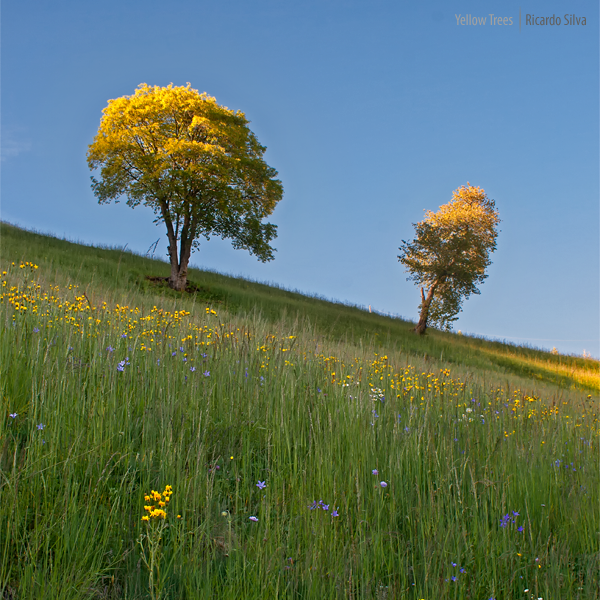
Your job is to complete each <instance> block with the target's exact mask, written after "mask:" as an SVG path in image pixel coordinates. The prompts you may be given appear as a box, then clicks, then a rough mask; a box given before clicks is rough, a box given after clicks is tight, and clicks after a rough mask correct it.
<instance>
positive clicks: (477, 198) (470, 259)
mask: <svg viewBox="0 0 600 600" xmlns="http://www.w3.org/2000/svg"><path fill="white" fill-rule="evenodd" d="M499 223H500V218H499V216H498V211H497V210H496V208H495V204H494V201H493V200H490V199H489V198H488V197H487V195H486V193H485V191H484V190H483V189H481V188H479V187H476V186H472V185H470V184H469V183H468V182H467V185H466V186H464V185H463V186H461V187H460V188H458V189H457V190H455V191H454V192H453V194H452V200H451V201H450V202H449V203H448V204H444V205H443V206H440V209H439V210H438V212H436V213H433V212H431V211H427V212H426V214H425V219H423V221H420V222H419V223H413V226H414V228H415V232H416V236H415V239H414V240H413V241H411V242H406V241H405V240H402V246H401V247H400V248H399V250H400V255H399V256H398V259H399V260H400V262H401V263H403V264H404V266H405V267H406V270H407V271H408V272H409V273H410V275H409V277H408V280H412V281H414V282H415V283H416V284H417V285H420V286H422V287H421V304H420V305H419V310H420V315H419V322H418V324H417V326H416V327H415V331H416V332H417V333H419V334H423V333H425V330H426V329H427V326H428V325H429V324H430V325H433V326H434V327H438V328H440V329H451V326H452V322H453V321H456V320H457V318H458V317H457V316H456V315H457V314H458V313H459V312H460V310H461V304H462V302H463V300H464V299H465V298H468V297H469V296H470V295H471V294H479V293H480V292H479V290H478V289H477V287H476V284H478V283H482V282H483V280H484V279H485V278H486V277H487V275H486V273H485V270H486V268H487V267H488V266H489V265H490V264H491V261H490V253H491V252H493V251H494V250H495V249H496V238H497V237H498V224H499Z"/></svg>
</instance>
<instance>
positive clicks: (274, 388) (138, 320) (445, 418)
mask: <svg viewBox="0 0 600 600" xmlns="http://www.w3.org/2000/svg"><path fill="white" fill-rule="evenodd" d="M1 233H2V238H1V257H0V258H1V261H2V267H3V269H5V270H6V271H7V273H6V274H5V275H3V277H2V281H3V283H4V282H6V285H4V286H3V288H2V299H1V301H0V369H1V371H0V394H1V398H2V413H1V414H0V469H1V473H0V475H1V479H0V504H1V506H0V597H5V598H19V599H29V598H35V599H38V598H48V599H52V600H54V599H61V600H62V599H67V598H73V599H75V598H94V599H108V598H115V599H116V598H130V599H134V598H135V599H137V598H140V599H141V598H149V597H150V590H149V573H148V569H147V568H146V567H145V566H144V564H143V561H142V560H141V557H142V555H141V548H140V545H139V544H138V540H139V539H140V536H141V535H144V534H145V533H147V532H148V530H149V528H151V527H152V526H153V525H150V526H149V525H148V524H147V523H145V522H143V521H142V520H141V518H142V516H143V515H145V514H146V512H145V511H144V505H146V504H147V501H145V500H144V496H145V495H146V494H148V493H149V492H150V491H151V490H159V491H161V490H163V489H164V487H165V486H166V485H171V486H173V492H174V493H173V496H172V500H171V502H170V504H169V505H168V507H167V513H168V517H167V520H166V525H168V527H166V529H165V530H164V533H163V537H162V542H161V549H162V561H161V569H162V571H161V574H162V581H163V583H164V587H163V589H162V593H163V596H162V597H163V598H172V599H176V598H177V599H180V598H190V599H193V598H236V597H237V598H250V599H251V598H261V599H262V598H298V599H300V598H315V599H322V598H323V599H324V598H380V599H384V598H410V599H421V598H426V599H428V600H429V599H440V598H442V599H443V598H449V599H477V600H478V599H483V600H487V599H489V598H490V597H493V598H496V599H497V600H500V599H512V598H530V597H534V598H540V597H542V598H544V599H546V600H548V599H551V598H552V599H553V598H561V599H562V598H565V599H571V598H573V599H575V598H577V599H581V600H587V599H590V598H592V599H593V598H598V597H599V594H598V586H599V583H600V582H599V578H598V572H599V567H600V560H599V548H598V545H599V531H600V515H599V510H598V503H597V498H598V493H599V491H600V490H599V478H600V477H599V471H600V469H599V467H600V465H599V460H598V458H599V456H598V447H597V443H598V415H597V414H596V407H597V395H596V390H597V389H598V387H597V386H598V375H597V370H598V366H597V364H598V363H597V362H596V361H591V360H589V359H587V360H586V359H582V358H576V357H565V356H553V355H551V354H548V353H543V352H540V351H536V350H533V349H529V348H520V347H515V346H505V345H502V344H498V343H492V342H487V341H485V340H480V339H473V338H467V337H466V336H458V335H453V334H442V333H439V332H434V331H432V332H431V333H430V335H429V336H426V337H425V338H424V339H423V338H417V337H416V336H414V335H411V334H410V332H409V328H410V324H409V323H407V322H403V321H400V320H397V319H390V318H385V317H382V316H380V315H373V314H369V313H366V312H365V311H361V310H359V309H357V308H353V307H347V306H343V305H339V304H330V303H327V302H325V301H323V300H320V299H316V298H306V297H303V296H301V295H300V294H295V293H292V292H287V291H285V290H279V289H277V288H269V287H268V286H264V285H261V284H257V283H253V282H248V281H243V280H236V279H233V278H228V277H225V276H221V275H218V274H215V273H205V272H199V271H192V275H191V278H192V280H193V281H194V283H196V284H197V285H198V286H199V287H201V288H203V290H205V291H203V292H199V293H198V294H196V295H194V296H191V297H187V296H186V297H181V296H178V295H176V294H174V293H171V292H170V291H168V290H161V289H156V288H155V287H153V286H151V285H149V284H148V283H147V282H146V280H145V279H144V278H145V276H146V275H154V276H161V275H165V274H166V273H165V271H166V270H167V266H166V265H165V264H163V263H160V262H156V261H150V260H147V259H144V258H141V257H138V256H135V255H133V254H130V253H128V252H123V251H120V250H114V249H112V250H111V249H98V248H89V247H85V246H76V245H73V244H69V243H68V242H65V241H61V240H55V239H53V238H49V237H46V236H39V235H37V234H33V233H30V232H24V231H21V230H18V229H16V228H13V227H10V226H8V225H5V224H2V229H1ZM21 260H23V261H31V262H33V263H35V264H37V265H39V268H38V269H34V268H31V267H29V266H24V267H22V268H21V266H20V261H21ZM13 261H14V262H15V266H12V264H11V263H12V262H13ZM69 287H70V288H71V289H69ZM203 295H205V297H203ZM253 299H254V302H253ZM206 300H208V303H207V302H206ZM117 305H119V307H117ZM24 307H25V308H24ZM176 311H177V312H176ZM182 311H183V312H182ZM123 335H125V336H126V337H122V336H123ZM181 349H182V350H181ZM173 354H174V355H173ZM184 359H185V360H184ZM123 361H125V363H124V364H123ZM127 363H128V364H127ZM120 364H121V365H122V366H120ZM121 368H122V370H120V369H121ZM192 369H193V370H192ZM586 378H587V379H586ZM592 394H593V397H592ZM592 401H593V402H592ZM14 413H17V416H16V417H14V418H13V417H11V416H10V415H11V414H14ZM40 425H43V428H40ZM374 469H376V470H377V471H378V474H377V475H375V474H373V473H372V471H373V470H374ZM258 481H264V482H265V483H266V487H265V489H264V490H260V489H259V488H258V487H257V485H256V484H257V482H258ZM381 482H385V483H386V484H387V485H386V486H385V487H383V486H382V485H381ZM319 500H322V501H323V503H324V504H328V505H329V507H328V509H327V510H324V509H323V508H321V506H322V505H319V504H318V502H319ZM315 502H316V503H317V508H314V509H312V510H311V508H310V507H312V506H314V505H315V504H314V503H315ZM334 509H336V510H337V512H338V514H339V516H335V517H334V516H332V511H333V510H334ZM513 511H515V512H518V513H519V514H518V515H514V514H513ZM223 513H225V514H223ZM178 514H179V515H181V518H180V519H178V518H177V515H178ZM505 515H509V516H510V518H509V519H508V522H506V524H505V526H503V523H504V521H503V517H504V516H505ZM250 516H256V517H257V518H258V521H257V522H254V521H252V520H250V518H249V517H250ZM513 521H514V522H513ZM519 528H522V531H519ZM453 563H456V566H453ZM461 570H462V572H461ZM453 577H454V578H456V581H453V580H452V578H453ZM525 589H528V590H529V592H527V593H525V592H524V590H525ZM2 594H3V596H2Z"/></svg>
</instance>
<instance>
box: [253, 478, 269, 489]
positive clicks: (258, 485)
mask: <svg viewBox="0 0 600 600" xmlns="http://www.w3.org/2000/svg"><path fill="white" fill-rule="evenodd" d="M256 487H257V488H258V489H259V490H264V489H265V488H266V487H267V484H266V483H265V482H264V481H260V480H259V482H258V483H257V484H256Z"/></svg>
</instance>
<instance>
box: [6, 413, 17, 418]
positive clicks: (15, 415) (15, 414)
mask: <svg viewBox="0 0 600 600" xmlns="http://www.w3.org/2000/svg"><path fill="white" fill-rule="evenodd" d="M8 416H9V417H10V418H11V419H16V418H17V417H18V416H19V415H18V414H17V413H10V415H8Z"/></svg>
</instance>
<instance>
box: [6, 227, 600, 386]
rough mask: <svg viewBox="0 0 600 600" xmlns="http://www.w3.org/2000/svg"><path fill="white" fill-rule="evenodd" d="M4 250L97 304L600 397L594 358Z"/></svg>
mask: <svg viewBox="0 0 600 600" xmlns="http://www.w3.org/2000/svg"><path fill="white" fill-rule="evenodd" d="M0 250H1V252H0V259H1V261H0V262H1V263H2V264H3V265H10V263H11V262H16V263H17V264H18V263H19V261H21V260H22V261H33V262H35V263H36V264H38V265H39V266H40V268H41V269H42V272H43V274H44V277H45V278H46V280H47V281H49V282H54V283H60V284H62V285H63V286H68V285H69V284H70V283H77V284H78V285H79V286H80V288H81V289H82V290H86V291H87V293H88V296H89V297H90V300H91V301H92V302H93V303H101V302H102V300H107V301H109V302H110V301H112V303H121V304H128V303H129V304H132V303H135V304H136V305H137V306H142V305H147V304H150V306H152V304H153V303H159V304H160V305H161V306H164V305H172V303H173V302H177V304H178V306H179V307H180V308H186V309H187V310H191V309H192V307H193V306H194V302H201V303H202V302H207V303H209V304H210V305H211V306H215V307H218V308H219V309H220V310H222V311H223V310H225V311H226V312H227V313H228V314H232V315H234V314H235V315H239V316H240V317H244V316H246V317H249V316H251V315H252V314H253V313H254V312H256V311H258V312H259V313H260V315H261V318H262V319H263V320H264V321H266V322H268V323H270V324H271V326H276V325H277V324H278V323H279V322H281V321H282V320H285V321H286V322H287V323H288V325H289V326H291V325H292V324H293V323H294V322H296V321H298V322H299V323H300V324H301V326H302V327H304V326H305V324H308V326H309V327H310V329H311V330H314V331H315V333H316V335H318V336H321V337H323V338H324V339H327V340H328V341H327V344H329V343H330V342H331V341H332V340H333V341H336V342H341V343H343V344H348V345H354V346H359V347H360V345H361V344H362V345H364V346H366V347H369V348H370V347H375V348H378V350H377V351H378V352H380V353H381V352H383V353H387V354H395V353H402V354H404V355H410V356H411V360H414V361H418V362H419V363H422V362H425V363H427V364H428V368H434V367H437V366H439V367H440V368H442V367H443V366H445V365H447V364H449V365H451V366H452V368H453V370H456V369H459V370H461V371H464V372H470V373H478V372H482V373H485V376H486V379H487V380H491V379H494V380H497V381H506V380H507V379H508V380H513V379H514V380H515V385H516V386H517V387H523V386H527V385H533V387H532V388H531V390H532V393H533V390H534V389H535V390H536V391H540V390H543V391H544V393H545V394H546V395H554V394H558V395H562V396H567V397H568V396H569V395H570V394H569V391H570V390H573V389H576V390H587V392H586V393H594V394H598V393H599V392H600V369H599V363H598V361H597V360H592V359H590V358H587V359H586V358H583V357H578V356H565V355H553V354H551V353H550V352H544V351H541V350H537V349H535V348H529V347H523V346H515V345H510V344H504V343H499V342H491V341H489V340H485V339H481V338H477V337H471V336H466V335H457V334H454V333H447V332H441V331H436V330H433V329H432V330H429V331H428V335H426V336H422V337H419V336H415V335H414V334H413V333H412V331H411V329H412V328H413V327H414V324H413V323H411V322H408V321H405V320H402V319H398V318H391V317H386V316H383V315H379V314H376V313H372V314H371V313H369V312H368V311H366V310H362V309H361V308H359V307H355V306H348V305H346V304H341V303H333V302H327V301H325V300H324V299H322V298H317V297H310V296H306V295H302V294H300V293H298V292H292V291H289V290H284V289H280V288H277V287H274V286H268V285H265V284H261V283H257V282H252V281H247V280H244V279H240V278H234V277H228V276H226V275H222V274H219V273H214V272H210V271H201V270H199V269H190V273H189V274H190V279H191V281H192V282H193V283H194V284H195V285H196V286H197V292H196V294H193V295H189V296H190V298H189V299H188V298H182V297H181V295H180V294H177V293H175V292H173V291H172V290H169V289H168V288H157V287H156V286H154V285H153V284H151V283H150V282H149V281H148V280H147V279H146V277H147V276H153V277H160V276H167V275H168V274H169V267H168V265H167V264H165V263H164V262H161V261H158V260H151V259H150V258H145V257H141V256H137V255H135V254H133V253H132V252H130V251H128V250H127V249H125V248H112V249H111V248H97V247H92V246H84V245H81V244H75V243H72V242H68V241H65V240H59V239H56V238H54V237H51V236H47V235H41V234H38V233H33V232H30V231H24V230H22V229H19V228H17V227H14V226H11V225H9V224H7V223H2V222H0ZM415 301H416V300H415ZM415 309H416V306H415ZM413 357H414V358H413Z"/></svg>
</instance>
